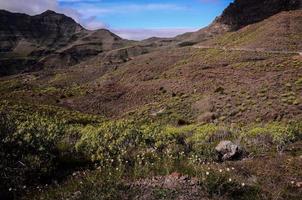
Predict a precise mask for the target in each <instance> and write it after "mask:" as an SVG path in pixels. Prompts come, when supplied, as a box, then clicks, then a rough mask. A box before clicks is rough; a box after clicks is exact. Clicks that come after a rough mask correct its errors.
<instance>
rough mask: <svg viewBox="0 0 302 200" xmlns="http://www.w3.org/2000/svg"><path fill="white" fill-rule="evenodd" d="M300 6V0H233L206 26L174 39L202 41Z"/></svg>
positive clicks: (301, 2) (192, 41)
mask: <svg viewBox="0 0 302 200" xmlns="http://www.w3.org/2000/svg"><path fill="white" fill-rule="evenodd" d="M301 8H302V1H301V0H235V1H234V2H233V3H231V4H230V5H229V6H228V7H227V8H226V9H225V10H224V11H223V13H222V15H220V16H219V17H217V18H216V19H215V20H214V22H213V23H212V24H210V25H209V26H208V27H206V28H203V29H201V30H199V31H197V32H194V33H186V34H183V35H180V36H177V37H176V38H175V39H176V40H177V41H180V42H183V41H186V42H191V43H197V42H202V41H206V40H208V39H211V38H213V37H215V36H217V35H221V34H223V33H226V32H229V31H236V30H238V29H240V28H242V27H245V26H247V25H250V24H253V23H256V22H260V21H262V20H264V19H266V18H268V17H270V16H273V15H275V14H277V13H279V12H282V11H289V10H297V9H301Z"/></svg>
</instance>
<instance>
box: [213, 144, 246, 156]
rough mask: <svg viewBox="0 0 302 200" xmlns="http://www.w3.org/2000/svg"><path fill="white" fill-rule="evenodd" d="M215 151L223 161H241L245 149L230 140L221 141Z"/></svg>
mask: <svg viewBox="0 0 302 200" xmlns="http://www.w3.org/2000/svg"><path fill="white" fill-rule="evenodd" d="M215 150H216V151H217V153H218V156H219V159H220V160H222V161H225V160H236V159H240V158H241V157H242V155H243V149H242V148H241V147H240V146H239V145H237V144H234V143H233V142H231V141H228V140H225V141H221V142H220V143H219V144H218V145H217V146H216V147H215Z"/></svg>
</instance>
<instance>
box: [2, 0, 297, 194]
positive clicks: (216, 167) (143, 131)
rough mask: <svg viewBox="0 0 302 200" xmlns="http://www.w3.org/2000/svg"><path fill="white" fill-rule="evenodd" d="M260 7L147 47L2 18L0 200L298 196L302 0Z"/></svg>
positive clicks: (39, 19) (239, 8)
mask: <svg viewBox="0 0 302 200" xmlns="http://www.w3.org/2000/svg"><path fill="white" fill-rule="evenodd" d="M263 2H266V1H260V0H257V1H249V0H236V1H235V2H234V3H232V4H231V5H230V6H229V7H227V8H226V9H225V11H224V12H223V13H222V15H221V16H219V17H217V18H216V19H215V20H214V21H213V23H212V24H210V25H209V26H208V27H206V28H203V29H201V30H199V31H197V32H194V33H186V34H183V35H180V36H176V37H174V38H150V39H147V40H142V41H132V40H126V39H123V38H120V37H119V36H117V35H115V34H114V33H111V32H110V31H109V30H105V29H100V30H96V31H90V30H86V29H85V28H83V27H82V26H81V25H79V24H77V23H76V22H75V21H74V20H73V19H71V18H69V17H67V16H65V15H63V14H58V13H55V12H54V11H46V12H44V13H42V14H40V15H36V16H29V15H25V14H18V13H11V12H9V11H4V10H1V11H0V23H1V24H5V26H1V27H0V97H1V98H0V160H1V161H0V183H1V184H0V199H24V200H27V199H28V200H29V199H44V200H51V199H69V200H78V199H79V200H80V199H92V200H94V199H104V200H105V199H108V200H109V199H129V200H132V199H137V200H149V199H179V200H181V199H182V200H195V199H196V200H197V199H205V200H207V199H215V200H221V199H236V200H237V199H259V200H260V199H293V200H294V199H297V200H298V199H301V197H302V170H301V166H302V121H301V119H302V55H301V53H302V10H301V1H299V0H289V1H285V0H277V1H273V0H269V1H268V2H266V3H263ZM272 2H274V3H272ZM243 11H244V12H243ZM264 11H265V12H264ZM255 12H258V13H255ZM21 22H22V24H24V23H25V24H27V26H26V28H22V27H21V26H20V24H19V23H21Z"/></svg>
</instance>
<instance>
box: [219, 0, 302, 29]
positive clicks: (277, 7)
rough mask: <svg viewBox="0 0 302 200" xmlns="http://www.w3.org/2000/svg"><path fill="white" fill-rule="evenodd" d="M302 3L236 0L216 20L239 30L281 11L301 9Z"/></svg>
mask: <svg viewBox="0 0 302 200" xmlns="http://www.w3.org/2000/svg"><path fill="white" fill-rule="evenodd" d="M301 5H302V3H301V0H235V2H234V3H231V4H230V5H229V6H228V7H227V8H226V9H225V10H224V11H223V13H222V15H221V16H220V17H218V18H217V19H216V20H215V22H216V23H222V24H226V25H229V26H230V27H231V29H232V30H237V29H239V28H242V27H244V26H246V25H249V24H252V23H256V22H260V21H262V20H264V19H266V18H268V17H270V16H273V15H275V14H277V13H279V12H281V11H289V10H296V9H299V8H301Z"/></svg>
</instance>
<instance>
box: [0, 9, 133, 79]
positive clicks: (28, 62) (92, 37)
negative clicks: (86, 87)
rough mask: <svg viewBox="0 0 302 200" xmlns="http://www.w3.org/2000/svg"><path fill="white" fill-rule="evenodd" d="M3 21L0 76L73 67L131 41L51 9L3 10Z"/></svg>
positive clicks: (1, 12) (0, 39) (0, 40)
mask: <svg viewBox="0 0 302 200" xmlns="http://www.w3.org/2000/svg"><path fill="white" fill-rule="evenodd" d="M0 23H1V27H0V53H1V59H0V75H9V74H14V73H18V72H22V71H32V70H38V69H41V68H44V67H62V66H70V65H74V64H77V63H79V62H81V61H83V60H87V59H89V58H90V57H92V56H96V55H98V54H99V53H102V52H106V51H109V50H112V49H117V48H121V47H125V46H127V45H129V44H130V43H132V42H131V41H127V40H124V39H122V38H120V37H118V36H117V35H115V34H113V33H111V32H110V31H108V30H105V29H101V30H96V31H89V30H86V29H84V28H83V27H82V26H81V25H79V24H78V23H76V22H75V21H74V20H73V19H72V18H70V17H67V16H65V15H63V14H58V13H56V12H54V11H49V10H48V11H46V12H44V13H42V14H40V15H35V16H29V15H26V14H19V13H11V12H8V11H5V10H1V11H0Z"/></svg>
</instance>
